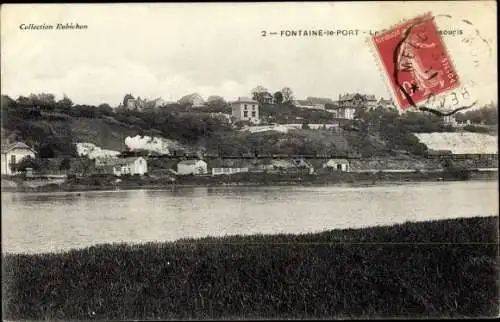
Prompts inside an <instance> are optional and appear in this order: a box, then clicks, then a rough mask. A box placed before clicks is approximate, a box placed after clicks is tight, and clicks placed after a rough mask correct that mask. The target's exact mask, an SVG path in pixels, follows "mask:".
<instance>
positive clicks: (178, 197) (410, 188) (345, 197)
mask: <svg viewBox="0 0 500 322" xmlns="http://www.w3.org/2000/svg"><path fill="white" fill-rule="evenodd" d="M491 215H498V183H497V182H496V181H459V182H424V183H404V184H394V183H391V184H378V185H375V186H363V187H352V186H314V187H306V186H286V187H194V188H187V187H184V188H169V189H164V190H125V191H123V190H122V191H86V192H58V193H13V192H10V193H9V192H4V193H2V252H22V253H37V252H49V251H50V252H53V251H63V250H68V249H71V248H77V247H86V246H90V245H93V244H101V243H110V242H128V243H139V242H147V241H172V240H176V239H180V238H185V237H205V236H223V235H234V234H254V233H266V234H267V233H305V232H319V231H324V230H329V229H336V228H358V227H368V226H376V225H388V224H395V223H403V222H406V221H425V220H434V219H445V218H459V217H474V216H491Z"/></svg>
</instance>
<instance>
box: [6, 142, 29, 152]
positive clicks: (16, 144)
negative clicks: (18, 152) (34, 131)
mask: <svg viewBox="0 0 500 322" xmlns="http://www.w3.org/2000/svg"><path fill="white" fill-rule="evenodd" d="M13 149H29V150H31V151H32V152H33V153H34V152H35V150H33V149H32V148H30V147H29V146H27V145H26V144H25V143H23V142H14V143H11V144H9V145H7V146H6V147H3V146H2V153H7V152H9V151H11V150H13Z"/></svg>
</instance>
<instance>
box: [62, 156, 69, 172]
mask: <svg viewBox="0 0 500 322" xmlns="http://www.w3.org/2000/svg"><path fill="white" fill-rule="evenodd" d="M69 169H71V160H70V159H68V158H64V159H63V160H62V161H61V164H59V170H60V171H64V172H65V173H67V172H68V170H69Z"/></svg>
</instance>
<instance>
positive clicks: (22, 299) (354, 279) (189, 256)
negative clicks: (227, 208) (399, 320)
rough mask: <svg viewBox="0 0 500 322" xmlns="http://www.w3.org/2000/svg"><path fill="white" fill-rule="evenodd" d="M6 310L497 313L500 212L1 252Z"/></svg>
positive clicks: (16, 313) (169, 314)
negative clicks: (27, 252)
mask: <svg viewBox="0 0 500 322" xmlns="http://www.w3.org/2000/svg"><path fill="white" fill-rule="evenodd" d="M2 269H3V278H4V281H3V282H4V283H3V303H2V304H3V315H4V316H3V317H4V319H9V320H13V319H14V320H15V319H106V320H130V319H232V318H247V319H256V318H261V319H262V318H281V319H286V318H370V317H371V318H373V317H377V318H381V317H392V318H394V317H462V318H463V317H486V316H488V317H493V316H497V315H498V311H499V285H498V277H499V276H498V274H499V267H498V218H497V217H476V218H470V219H454V220H442V221H434V222H424V223H406V224H402V225H395V226H387V227H375V228H366V229H358V230H351V229H348V230H334V231H328V232H323V233H318V234H304V235H272V236H268V235H255V236H233V237H225V238H205V239H198V240H180V241H177V242H172V243H148V244H142V245H133V246H132V245H120V244H119V245H99V246H95V247H89V248H85V249H80V250H73V251H70V252H66V253H59V254H40V255H19V254H16V255H14V254H9V255H3V265H2Z"/></svg>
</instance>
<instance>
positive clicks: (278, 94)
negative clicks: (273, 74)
mask: <svg viewBox="0 0 500 322" xmlns="http://www.w3.org/2000/svg"><path fill="white" fill-rule="evenodd" d="M273 97H274V103H276V104H281V103H283V94H282V93H281V92H279V91H278V92H276V93H274V95H273Z"/></svg>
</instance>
